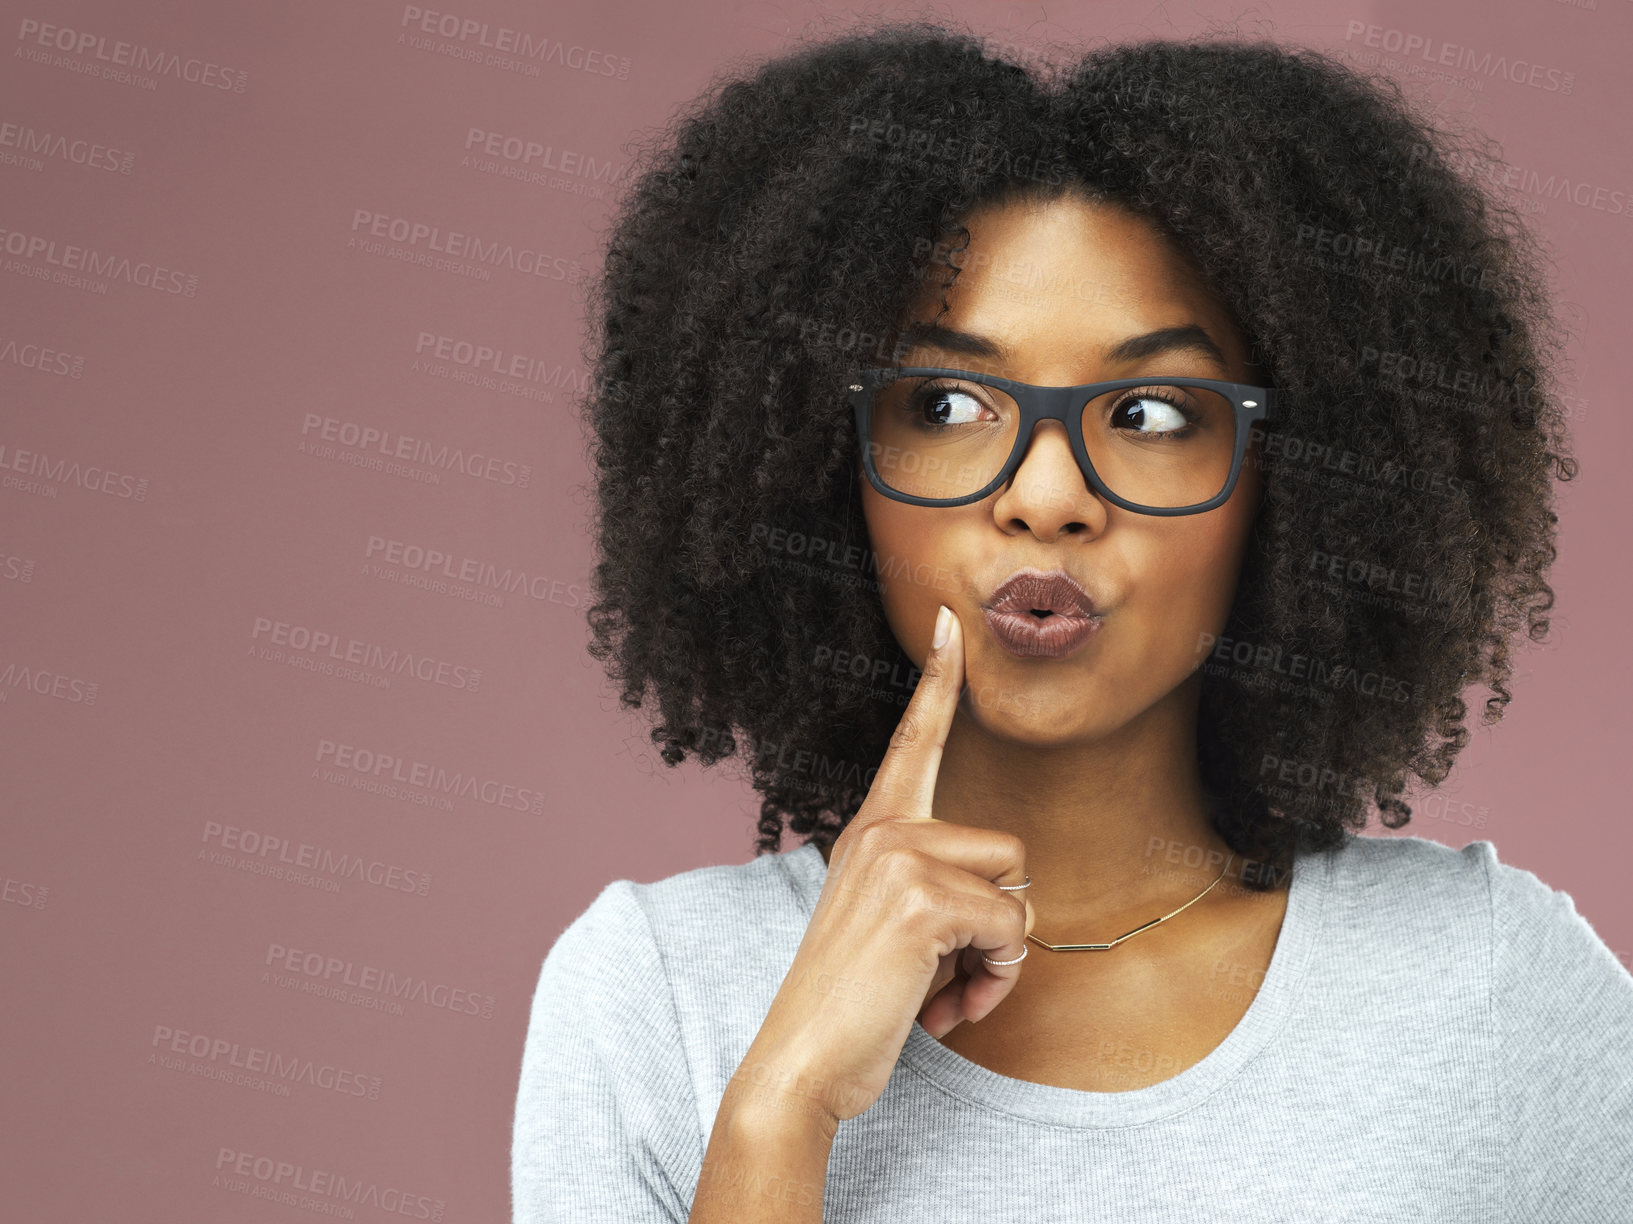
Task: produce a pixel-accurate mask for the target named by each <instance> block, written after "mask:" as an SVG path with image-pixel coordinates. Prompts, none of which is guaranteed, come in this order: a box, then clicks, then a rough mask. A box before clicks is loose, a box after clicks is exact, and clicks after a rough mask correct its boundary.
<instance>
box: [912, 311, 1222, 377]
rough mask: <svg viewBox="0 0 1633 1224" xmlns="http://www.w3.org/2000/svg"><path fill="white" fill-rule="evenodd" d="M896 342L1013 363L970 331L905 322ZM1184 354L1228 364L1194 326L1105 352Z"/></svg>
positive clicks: (1133, 357) (1119, 358)
mask: <svg viewBox="0 0 1633 1224" xmlns="http://www.w3.org/2000/svg"><path fill="white" fill-rule="evenodd" d="M900 340H901V341H902V342H903V343H906V344H926V345H933V346H934V347H936V348H940V349H946V350H947V351H948V352H949V353H962V354H963V355H964V356H966V357H985V358H988V359H989V360H992V361H1001V362H1004V363H1006V364H1009V363H1011V362H1012V360H1013V355H1012V354H1011V353H1010V351H1009V350H1008V349H1007V348H1005V347H1004V346H1003V345H1002V344H999V343H998V342H997V341H996V340H993V339H991V338H989V337H987V336H979V335H976V334H975V333H974V332H966V331H959V330H958V329H957V328H953V327H944V326H943V325H941V324H940V323H929V322H918V323H909V324H908V325H907V326H906V327H904V328H902V331H901V336H900ZM1185 352H1189V353H1196V354H1199V355H1201V356H1203V357H1206V358H1208V359H1209V360H1211V361H1213V362H1214V363H1215V364H1216V365H1218V366H1219V367H1220V368H1221V369H1228V368H1229V367H1230V363H1229V362H1228V361H1226V360H1225V354H1224V352H1223V351H1222V350H1221V349H1220V347H1219V346H1218V345H1217V344H1215V343H1214V341H1213V337H1211V336H1209V335H1208V333H1207V331H1206V330H1205V329H1204V328H1202V327H1201V326H1200V325H1198V324H1196V323H1185V324H1182V325H1180V326H1178V327H1161V328H1158V329H1157V330H1156V331H1153V332H1146V333H1145V334H1144V335H1141V336H1130V337H1128V339H1126V340H1123V341H1121V342H1120V343H1118V344H1115V345H1113V346H1112V348H1111V349H1110V351H1108V352H1107V353H1106V360H1107V361H1109V362H1112V363H1114V364H1118V365H1122V364H1125V363H1127V362H1130V361H1143V360H1145V359H1146V358H1148V357H1156V356H1159V355H1165V354H1168V353H1185Z"/></svg>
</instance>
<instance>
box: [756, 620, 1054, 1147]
mask: <svg viewBox="0 0 1633 1224" xmlns="http://www.w3.org/2000/svg"><path fill="white" fill-rule="evenodd" d="M943 615H944V616H946V617H947V619H948V621H949V622H950V624H949V634H948V638H947V641H946V643H945V645H944V646H943V647H942V648H940V649H939V650H938V649H936V648H934V647H932V649H931V652H930V657H929V658H928V659H927V660H926V662H925V667H924V671H923V674H922V675H921V677H920V679H919V683H918V687H917V688H916V689H915V691H914V693H913V697H912V700H911V701H909V702H908V705H907V709H906V710H905V711H904V712H903V713H902V717H901V721H900V722H899V723H898V724H897V727H896V730H895V733H894V734H893V735H892V736H891V739H890V746H889V748H888V749H887V750H886V752H885V756H884V760H883V761H882V762H881V764H880V766H879V770H878V773H877V774H876V775H875V776H874V780H873V784H872V786H871V787H870V788H869V790H868V795H867V798H866V799H865V800H864V801H863V803H862V806H861V808H860V810H858V811H857V813H856V815H855V816H853V817H852V818H851V821H850V823H849V824H848V825H846V827H845V830H844V832H842V833H841V834H840V835H839V837H838V838H837V839H836V840H835V842H834V845H833V849H832V853H831V854H830V856H829V863H828V875H827V879H826V881H825V882H824V884H823V888H822V894H821V896H820V897H819V898H818V899H817V904H816V908H815V910H814V912H813V913H812V915H811V921H810V924H809V926H808V927H807V928H806V932H805V937H804V939H803V940H802V941H801V943H800V946H799V950H798V951H797V952H796V953H795V956H794V961H793V964H792V965H791V966H790V968H789V971H788V976H787V977H786V978H785V979H784V981H783V984H782V986H781V988H780V989H779V990H778V993H777V996H776V998H775V999H774V1000H773V1001H772V1005H771V1008H770V1010H769V1011H768V1013H767V1015H766V1019H765V1022H764V1024H762V1026H761V1028H760V1031H759V1034H758V1035H757V1036H756V1038H755V1040H754V1043H753V1045H752V1046H751V1047H750V1049H749V1052H748V1055H747V1057H745V1058H744V1060H743V1066H742V1068H740V1071H739V1076H740V1079H741V1081H742V1082H743V1083H745V1084H746V1083H749V1082H752V1083H754V1084H756V1085H761V1086H764V1085H766V1084H775V1085H778V1087H777V1088H776V1089H774V1090H773V1096H774V1098H775V1099H777V1100H778V1101H779V1102H780V1104H779V1107H784V1108H786V1107H790V1106H789V1103H788V1100H787V1096H788V1094H790V1093H792V1094H793V1095H794V1096H795V1097H797V1098H799V1099H798V1101H797V1102H795V1103H794V1105H793V1106H792V1107H795V1108H807V1107H814V1108H817V1109H819V1110H821V1111H825V1115H826V1120H828V1121H830V1122H832V1123H833V1124H837V1123H838V1122H839V1121H842V1120H844V1119H846V1118H852V1117H855V1116H856V1115H857V1114H860V1113H862V1112H863V1111H864V1110H866V1109H867V1108H868V1107H869V1106H870V1105H872V1104H873V1102H874V1101H875V1100H877V1099H878V1097H879V1094H880V1093H881V1092H883V1091H884V1087H885V1083H886V1082H887V1081H888V1080H889V1078H890V1073H891V1071H892V1069H893V1068H894V1067H895V1065H896V1061H897V1059H898V1058H899V1057H900V1056H901V1051H902V1047H903V1046H904V1045H905V1044H906V1041H907V1034H908V1032H909V1031H910V1030H911V1028H912V1025H913V1020H914V1018H915V1016H916V1017H917V1018H918V1019H919V1021H920V1023H922V1024H923V1025H924V1027H925V1029H926V1030H928V1031H929V1032H930V1034H931V1035H932V1036H934V1037H938V1038H939V1037H942V1036H944V1035H946V1034H947V1033H948V1032H950V1031H951V1030H952V1029H953V1028H954V1027H956V1026H957V1025H958V1024H960V1023H961V1022H963V1021H964V1020H972V1021H974V1020H980V1019H981V1018H982V1017H984V1016H986V1015H987V1014H988V1013H989V1012H991V1011H992V1009H993V1008H995V1007H996V1006H997V1005H998V1004H999V1003H1000V1002H1002V1001H1003V999H1004V997H1005V996H1006V995H1007V994H1008V993H1009V992H1010V990H1011V989H1013V987H1014V984H1015V982H1016V980H1017V979H1018V978H1019V977H1020V972H1021V965H1020V964H1014V965H1002V966H993V965H989V964H987V963H986V962H985V961H984V960H982V959H981V953H982V952H985V953H986V954H987V955H988V956H990V957H992V959H993V960H1014V959H1015V958H1017V957H1019V956H1021V955H1022V954H1023V952H1024V951H1025V948H1026V936H1027V935H1028V934H1029V933H1030V932H1031V930H1032V922H1033V913H1032V906H1031V903H1030V902H1029V901H1027V900H1026V899H1025V895H1024V894H1023V893H1015V892H1005V891H1003V890H1002V889H1000V888H999V887H998V885H999V884H1022V883H1025V881H1026V846H1025V844H1024V843H1023V842H1022V841H1021V839H1020V838H1018V837H1016V836H1014V835H1013V834H1009V833H1000V832H997V831H995V830H990V829H977V828H973V827H970V826H966V825H957V824H949V823H947V822H945V821H941V820H937V819H936V818H935V817H934V816H933V815H931V811H930V808H931V801H932V799H933V798H934V795H935V787H936V775H937V772H938V771H939V769H940V767H941V753H942V748H943V746H944V745H945V744H946V742H947V733H948V731H949V730H950V729H951V727H952V722H953V715H954V712H955V711H956V709H957V707H958V700H959V695H960V691H961V689H962V686H963V681H964V638H963V628H962V626H961V625H960V624H959V621H958V617H957V616H956V615H955V614H954V613H953V612H952V610H951V609H948V610H947V611H946V612H945V613H943ZM1023 963H1024V962H1023ZM802 1085H803V1086H802ZM745 1090H747V1089H745Z"/></svg>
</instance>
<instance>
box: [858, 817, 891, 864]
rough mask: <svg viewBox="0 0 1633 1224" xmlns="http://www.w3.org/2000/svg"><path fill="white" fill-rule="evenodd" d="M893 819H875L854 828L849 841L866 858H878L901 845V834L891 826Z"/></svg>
mask: <svg viewBox="0 0 1633 1224" xmlns="http://www.w3.org/2000/svg"><path fill="white" fill-rule="evenodd" d="M894 823H895V822H894V821H890V820H877V821H874V822H873V823H872V824H867V825H863V826H862V827H861V828H860V829H858V830H856V832H855V834H854V835H853V836H852V837H851V841H852V843H853V845H854V847H855V849H856V851H857V852H858V853H860V854H861V855H862V856H863V857H865V858H868V859H879V858H883V857H885V856H886V855H888V854H889V853H890V852H891V851H892V850H894V849H896V848H897V847H899V846H900V845H901V834H900V832H899V831H898V830H897V829H895V828H893V827H892V825H893V824H894Z"/></svg>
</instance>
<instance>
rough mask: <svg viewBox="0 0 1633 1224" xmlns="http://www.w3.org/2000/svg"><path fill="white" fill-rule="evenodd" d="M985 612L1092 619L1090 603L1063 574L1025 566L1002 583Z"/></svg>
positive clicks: (1080, 589)
mask: <svg viewBox="0 0 1633 1224" xmlns="http://www.w3.org/2000/svg"><path fill="white" fill-rule="evenodd" d="M987 608H988V609H989V610H991V611H993V612H1018V613H1027V612H1031V611H1032V610H1033V609H1036V610H1037V611H1039V612H1043V611H1049V612H1053V613H1055V614H1056V615H1057V616H1093V615H1094V600H1093V599H1091V598H1090V597H1089V593H1088V592H1087V591H1085V590H1084V589H1083V587H1082V584H1080V583H1079V582H1078V581H1077V579H1075V578H1073V577H1072V576H1071V575H1070V574H1068V573H1067V572H1066V571H1065V570H1062V569H1054V570H1040V569H1033V568H1032V567H1031V566H1027V567H1026V568H1025V569H1020V570H1016V571H1015V572H1014V573H1013V574H1011V575H1010V576H1009V577H1008V578H1005V579H1004V581H1003V582H1002V584H1000V585H999V587H998V589H997V590H996V591H994V592H993V593H992V598H991V599H990V600H989V601H988V602H987Z"/></svg>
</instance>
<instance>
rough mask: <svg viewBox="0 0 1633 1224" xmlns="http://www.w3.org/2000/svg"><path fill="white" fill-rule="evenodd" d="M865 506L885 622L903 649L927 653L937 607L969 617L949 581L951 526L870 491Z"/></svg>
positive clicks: (952, 547)
mask: <svg viewBox="0 0 1633 1224" xmlns="http://www.w3.org/2000/svg"><path fill="white" fill-rule="evenodd" d="M862 508H863V513H864V517H865V519H866V521H867V528H868V544H869V547H870V548H871V549H872V550H873V558H872V560H873V566H874V572H873V574H872V575H871V576H872V577H873V578H875V579H876V580H877V581H878V583H879V598H880V602H881V603H882V605H883V607H884V612H885V619H886V620H887V621H889V623H890V627H891V629H892V630H893V631H894V632H895V634H896V639H897V640H898V641H899V642H901V643H902V648H903V649H904V650H907V651H908V653H909V654H914V653H915V652H917V654H918V655H924V654H927V653H928V650H929V644H930V635H931V632H932V630H933V629H934V627H935V618H936V608H937V606H938V605H939V604H943V603H945V604H947V605H949V606H950V607H952V608H953V610H954V611H956V612H959V613H960V614H961V615H963V616H964V617H965V618H966V621H967V619H968V615H969V613H968V611H967V610H966V609H965V608H964V607H963V604H962V602H961V601H959V600H958V599H957V598H956V595H957V591H956V589H955V588H956V586H957V583H956V581H954V580H953V579H952V578H951V577H950V575H952V574H953V573H954V571H953V569H952V567H950V566H949V565H948V562H949V561H950V560H953V559H955V558H956V557H957V556H958V551H957V549H956V547H955V545H954V543H953V539H952V534H953V533H952V532H950V531H949V528H950V527H951V525H952V524H951V523H949V522H945V521H938V520H937V519H936V517H935V516H934V515H932V514H930V513H928V512H925V511H923V510H920V509H918V508H916V507H913V506H906V505H903V504H902V503H900V502H895V501H892V500H891V499H890V498H888V497H883V496H881V495H880V494H878V493H876V492H875V491H874V490H873V489H871V488H869V489H866V490H864V491H863V494H862ZM945 517H946V518H948V519H950V518H951V517H952V516H951V515H947V516H945ZM968 632H969V630H968V627H967V624H966V633H968Z"/></svg>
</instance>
